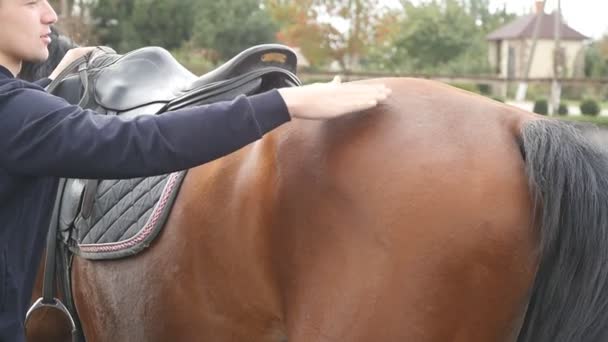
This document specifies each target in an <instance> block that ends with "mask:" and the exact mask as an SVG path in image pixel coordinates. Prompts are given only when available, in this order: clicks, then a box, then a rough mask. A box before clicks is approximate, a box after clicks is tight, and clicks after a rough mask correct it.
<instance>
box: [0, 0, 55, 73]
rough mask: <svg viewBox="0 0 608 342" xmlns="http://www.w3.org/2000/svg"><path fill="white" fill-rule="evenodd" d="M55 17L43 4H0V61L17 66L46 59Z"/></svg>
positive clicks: (24, 0)
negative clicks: (24, 62)
mask: <svg viewBox="0 0 608 342" xmlns="http://www.w3.org/2000/svg"><path fill="white" fill-rule="evenodd" d="M56 21H57V14H56V13H55V11H54V10H53V8H52V7H51V5H50V4H49V3H48V1H46V0H0V61H1V62H3V63H8V64H13V65H14V64H17V65H20V64H21V62H22V61H24V60H25V61H31V62H41V61H44V60H46V59H47V58H48V55H49V52H48V49H47V46H48V44H49V43H50V38H49V37H48V34H49V33H50V32H51V29H50V26H51V25H52V24H54V23H55V22H56Z"/></svg>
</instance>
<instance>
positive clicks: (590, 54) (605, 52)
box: [585, 35, 608, 78]
mask: <svg viewBox="0 0 608 342" xmlns="http://www.w3.org/2000/svg"><path fill="white" fill-rule="evenodd" d="M585 76H586V77H593V78H602V77H608V35H604V37H602V38H601V39H600V40H597V41H595V42H593V43H592V44H591V45H590V46H589V47H588V48H587V50H586V52H585Z"/></svg>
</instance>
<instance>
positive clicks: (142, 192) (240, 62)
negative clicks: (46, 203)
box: [48, 44, 300, 259]
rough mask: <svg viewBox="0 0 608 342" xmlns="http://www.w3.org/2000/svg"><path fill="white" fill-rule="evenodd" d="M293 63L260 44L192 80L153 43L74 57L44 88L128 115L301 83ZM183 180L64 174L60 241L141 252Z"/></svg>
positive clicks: (286, 53) (83, 249) (96, 254)
mask: <svg viewBox="0 0 608 342" xmlns="http://www.w3.org/2000/svg"><path fill="white" fill-rule="evenodd" d="M296 64H297V58H296V55H295V54H294V53H293V51H291V50H290V49H289V48H287V47H285V46H282V45H276V44H269V45H260V46H254V47H252V48H250V49H248V50H245V51H243V52H242V53H240V54H239V55H237V56H236V57H234V58H233V59H231V60H230V61H228V62H226V63H225V64H223V65H222V66H220V67H219V68H217V69H215V70H213V71H211V72H209V73H207V74H205V75H203V76H201V77H197V76H195V75H194V74H192V73H191V72H190V71H188V70H187V69H186V68H184V67H183V66H182V65H181V64H179V62H177V61H176V60H175V59H174V58H173V56H171V54H170V53H169V52H167V51H166V50H164V49H162V48H159V47H147V48H142V49H138V50H135V51H133V52H130V53H128V54H125V55H119V54H116V53H115V51H114V50H112V49H109V48H105V47H104V48H99V49H97V50H95V52H94V53H93V54H92V55H91V56H90V57H89V61H88V63H86V64H79V63H78V61H77V63H75V64H74V65H73V66H72V68H71V69H73V70H72V71H71V72H69V73H66V74H65V75H60V77H58V79H57V80H59V81H57V80H56V81H54V82H53V83H51V85H49V87H48V90H49V92H51V93H53V94H55V95H58V96H62V97H64V98H66V99H67V100H68V101H70V102H71V103H73V104H80V105H81V106H82V107H84V108H89V109H93V110H95V111H97V112H99V113H105V114H107V115H120V116H124V117H133V116H138V115H143V114H161V113H163V112H166V111H169V110H175V109H178V108H182V107H187V106H194V105H202V104H207V103H212V102H217V101H223V100H231V99H233V98H235V97H236V96H238V95H241V94H245V95H251V94H255V93H259V92H263V91H266V90H270V89H273V88H280V87H285V86H293V85H299V84H300V81H299V80H298V78H297V77H296V76H295V72H296ZM69 69H70V68H68V70H69ZM76 69H77V70H76ZM183 177H184V172H180V173H175V174H171V175H163V176H156V177H149V178H142V179H130V180H119V181H116V180H101V181H98V180H83V179H67V180H66V181H65V186H64V187H63V189H62V190H63V196H62V199H61V202H60V204H59V218H58V230H59V232H60V236H61V240H62V241H63V242H64V243H65V244H67V245H68V246H69V247H70V250H71V251H72V252H73V253H75V254H77V255H79V256H81V257H84V258H87V259H114V258H122V257H126V256H129V255H133V254H136V253H138V252H140V251H141V250H143V249H144V248H145V247H147V246H148V245H149V244H150V243H151V241H152V240H153V239H154V237H155V236H156V235H157V234H158V232H159V231H160V229H161V228H162V225H163V224H164V219H165V218H166V217H167V215H168V212H169V210H170V207H171V202H172V199H173V198H175V196H176V194H177V191H178V189H179V185H180V183H181V180H182V179H183Z"/></svg>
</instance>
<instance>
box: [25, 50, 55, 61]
mask: <svg viewBox="0 0 608 342" xmlns="http://www.w3.org/2000/svg"><path fill="white" fill-rule="evenodd" d="M48 58H49V51H48V50H47V49H44V51H40V52H39V53H38V54H36V55H32V56H28V58H25V59H24V60H26V61H28V62H30V63H42V62H45V61H46V60H47V59H48Z"/></svg>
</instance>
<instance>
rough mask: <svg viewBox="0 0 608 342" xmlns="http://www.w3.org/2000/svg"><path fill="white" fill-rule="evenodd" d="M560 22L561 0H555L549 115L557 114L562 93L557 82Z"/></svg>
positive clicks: (559, 67)
mask: <svg viewBox="0 0 608 342" xmlns="http://www.w3.org/2000/svg"><path fill="white" fill-rule="evenodd" d="M561 24H562V6H561V0H557V10H556V13H555V25H554V27H553V32H554V37H555V51H554V53H553V81H552V82H551V103H550V104H549V113H551V115H556V114H558V113H557V111H558V110H559V103H560V99H561V95H562V85H561V83H560V82H559V79H560V77H561V76H562V75H561V70H562V63H563V61H564V60H563V57H564V56H562V51H561V50H562V49H561V26H562V25H561Z"/></svg>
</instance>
